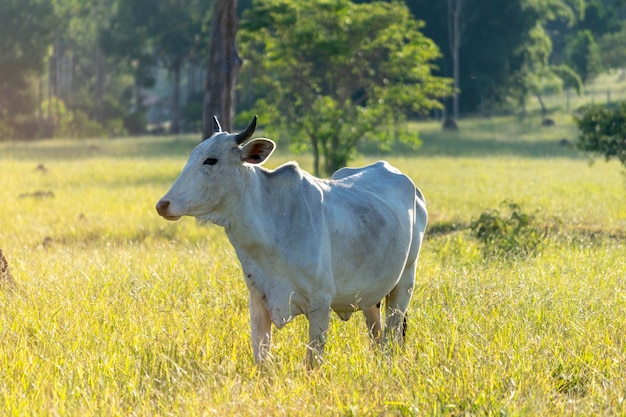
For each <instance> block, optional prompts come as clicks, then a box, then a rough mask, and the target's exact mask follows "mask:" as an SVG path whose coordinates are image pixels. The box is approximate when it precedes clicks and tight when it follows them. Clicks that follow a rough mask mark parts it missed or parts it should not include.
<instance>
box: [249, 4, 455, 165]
mask: <svg viewBox="0 0 626 417" xmlns="http://www.w3.org/2000/svg"><path fill="white" fill-rule="evenodd" d="M420 26H421V24H420V23H418V22H417V21H416V20H414V19H412V18H411V17H410V15H409V11H408V9H407V8H406V6H404V5H403V4H401V3H399V2H391V3H383V2H376V3H370V4H354V3H352V2H350V1H348V0H328V1H323V2H309V1H307V0H295V1H287V0H261V1H257V2H255V3H254V7H253V9H252V10H250V11H248V12H246V13H245V14H244V19H243V21H242V24H241V30H240V33H241V37H240V39H241V47H242V51H243V53H242V55H243V56H244V57H245V59H246V61H245V62H244V67H243V70H244V71H249V72H250V74H251V78H252V80H254V84H255V88H256V89H257V96H258V97H261V98H260V99H258V100H257V101H256V105H255V109H256V110H257V111H258V112H259V113H262V114H268V115H270V116H269V117H268V119H270V120H272V124H275V125H277V126H278V127H280V128H282V129H283V132H284V131H285V130H286V131H288V132H289V136H290V138H296V140H297V139H298V138H305V139H306V141H307V142H308V146H309V148H310V149H311V151H312V152H313V156H314V168H315V173H316V174H317V175H319V174H320V165H321V164H323V170H324V173H325V174H331V173H332V172H334V171H335V170H336V169H337V168H340V167H342V166H344V165H346V163H347V162H348V161H349V159H350V158H351V157H352V155H353V154H354V152H355V149H356V145H357V143H358V142H359V141H360V140H362V139H363V138H364V137H368V138H375V139H377V140H380V141H385V140H386V141H389V140H413V141H414V142H415V141H417V136H416V135H411V136H410V137H408V136H406V135H404V136H403V135H402V133H403V132H401V129H400V127H401V126H402V121H403V120H404V117H405V115H406V114H407V113H408V112H423V111H428V110H430V109H432V108H435V107H440V106H441V104H440V102H439V101H438V100H439V99H441V98H443V97H445V96H447V95H449V94H450V92H451V86H450V84H451V83H450V80H449V79H445V78H441V77H436V76H433V75H432V71H433V69H434V66H433V63H432V61H433V60H434V59H436V58H437V57H438V56H439V49H438V48H437V46H436V45H435V44H434V43H433V42H432V41H431V40H430V39H428V38H426V37H425V36H424V35H423V34H422V33H421V32H420V31H419V29H420ZM270 128H272V126H270ZM275 130H277V129H275Z"/></svg>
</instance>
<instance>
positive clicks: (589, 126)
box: [574, 102, 626, 166]
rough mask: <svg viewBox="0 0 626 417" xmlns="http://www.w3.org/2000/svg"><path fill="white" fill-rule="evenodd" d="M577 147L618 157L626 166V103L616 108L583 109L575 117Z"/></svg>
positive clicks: (591, 106) (598, 106) (608, 156)
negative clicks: (577, 132)
mask: <svg viewBox="0 0 626 417" xmlns="http://www.w3.org/2000/svg"><path fill="white" fill-rule="evenodd" d="M574 119H575V121H576V124H577V125H578V130H579V136H578V143H577V145H576V146H577V147H578V148H579V149H581V150H583V151H586V152H593V153H595V154H597V155H603V156H604V157H605V158H606V159H607V160H609V159H611V158H613V157H616V158H617V159H619V161H620V162H621V163H622V165H624V166H626V102H622V103H621V104H620V105H619V106H617V107H615V108H607V107H606V106H602V105H589V106H584V107H582V108H581V109H580V110H579V111H578V114H577V115H576V116H575V118H574Z"/></svg>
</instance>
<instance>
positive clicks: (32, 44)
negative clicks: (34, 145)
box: [0, 0, 55, 138]
mask: <svg viewBox="0 0 626 417" xmlns="http://www.w3.org/2000/svg"><path fill="white" fill-rule="evenodd" d="M54 24H55V18H54V14H53V8H52V5H51V4H50V1H48V0H2V1H0V138H3V137H15V136H28V137H33V136H35V135H36V130H37V127H36V123H35V121H34V120H33V119H34V117H33V116H34V115H35V114H36V113H37V112H36V108H37V101H36V99H35V96H34V94H33V89H32V88H31V79H32V78H33V77H37V76H39V75H40V74H41V73H42V72H43V70H44V61H45V58H46V56H47V53H48V47H49V45H50V42H51V41H52V36H53V28H54Z"/></svg>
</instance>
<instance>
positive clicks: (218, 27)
mask: <svg viewBox="0 0 626 417" xmlns="http://www.w3.org/2000/svg"><path fill="white" fill-rule="evenodd" d="M236 34H237V0H222V1H216V2H214V3H213V11H212V16H211V36H210V43H209V54H208V64H207V74H206V87H205V93H204V107H203V116H202V121H203V128H202V138H203V139H206V138H208V137H209V136H211V134H212V132H213V119H212V117H213V116H214V115H215V116H217V117H218V118H219V120H220V123H221V125H222V127H223V128H224V129H225V130H226V131H231V130H232V127H233V126H232V113H233V111H234V99H235V84H236V79H237V73H238V72H239V68H241V58H239V55H238V54H237V47H236V45H235V36H236Z"/></svg>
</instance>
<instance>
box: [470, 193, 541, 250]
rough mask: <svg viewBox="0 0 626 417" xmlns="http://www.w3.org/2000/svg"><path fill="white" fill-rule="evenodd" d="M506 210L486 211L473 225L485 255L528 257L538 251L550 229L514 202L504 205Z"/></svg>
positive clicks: (503, 203) (471, 227)
mask: <svg viewBox="0 0 626 417" xmlns="http://www.w3.org/2000/svg"><path fill="white" fill-rule="evenodd" d="M501 205H502V206H504V207H505V209H506V211H505V212H504V213H501V212H500V211H498V210H496V209H492V210H487V211H485V212H483V213H482V214H481V215H480V216H479V217H478V219H476V220H473V221H472V223H471V224H470V229H471V231H472V235H473V236H474V237H475V238H476V239H478V241H479V243H480V248H481V250H482V252H483V255H484V256H485V257H493V256H496V257H497V256H502V257H507V258H520V257H527V256H530V255H533V254H535V253H537V252H538V251H539V250H540V249H541V246H542V244H543V242H544V240H545V237H546V230H545V228H541V227H540V226H539V225H538V224H537V222H536V220H535V216H533V215H530V214H527V213H524V212H523V211H522V209H521V207H520V206H519V205H518V204H516V203H513V202H510V201H504V202H502V204H501Z"/></svg>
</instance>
